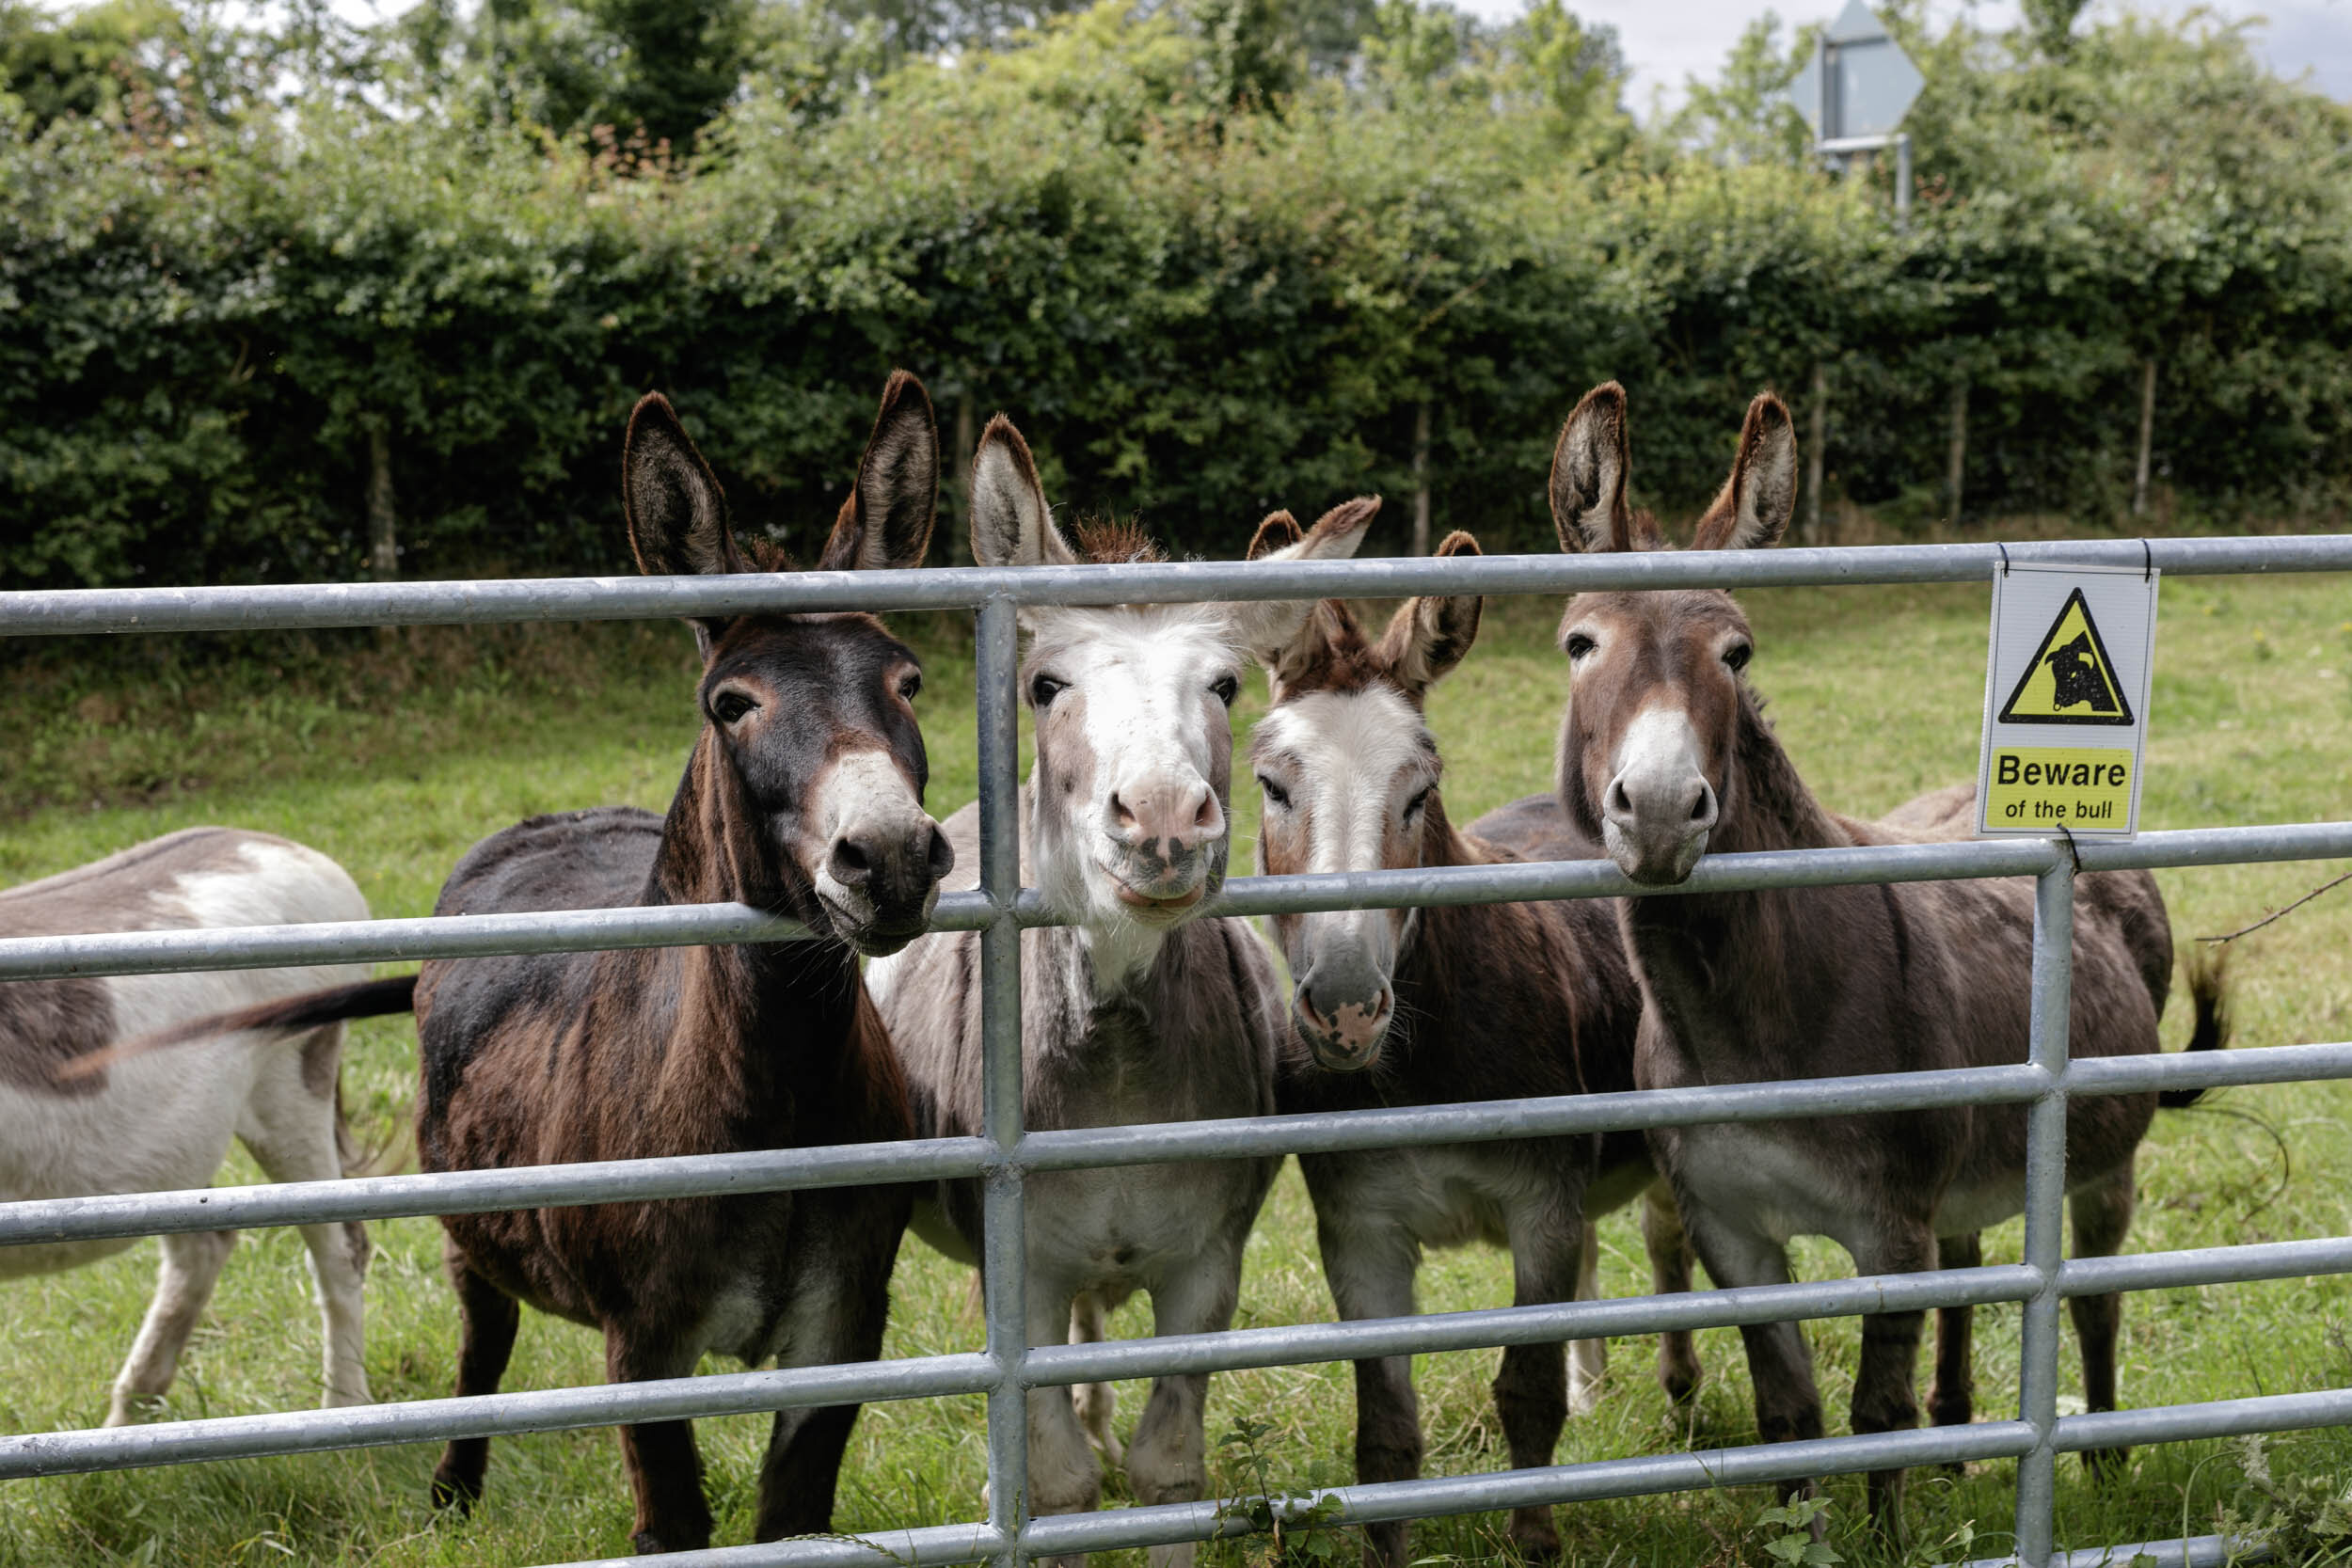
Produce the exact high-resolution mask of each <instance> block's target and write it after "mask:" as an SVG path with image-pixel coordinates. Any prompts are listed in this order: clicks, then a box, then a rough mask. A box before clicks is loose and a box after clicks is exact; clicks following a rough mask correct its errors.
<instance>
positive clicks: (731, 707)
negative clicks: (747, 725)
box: [710, 691, 758, 724]
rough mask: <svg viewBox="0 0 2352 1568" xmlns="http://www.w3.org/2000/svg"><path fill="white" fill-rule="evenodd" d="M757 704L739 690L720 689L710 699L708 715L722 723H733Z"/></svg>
mask: <svg viewBox="0 0 2352 1568" xmlns="http://www.w3.org/2000/svg"><path fill="white" fill-rule="evenodd" d="M757 706H758V704H757V703H755V702H753V701H752V700H751V699H750V698H749V697H746V696H744V695H743V693H741V692H740V691H722V692H720V693H719V694H718V695H717V696H716V697H713V698H711V699H710V716H711V717H712V718H713V719H716V720H718V721H719V722H720V723H722V724H733V723H735V722H736V721H738V720H739V719H741V718H742V717H743V715H745V714H747V713H749V712H751V711H752V709H754V708H755V707H757Z"/></svg>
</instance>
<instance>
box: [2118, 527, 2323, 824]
mask: <svg viewBox="0 0 2352 1568" xmlns="http://www.w3.org/2000/svg"><path fill="white" fill-rule="evenodd" d="M2346 537H2352V535H2347V536H2346ZM2076 845H2077V850H2078V853H2079V854H2080V855H2081V857H2082V867H2083V869H2084V870H2085V871H2156V870H2162V869H2164V868H2165V867H2167V866H2173V867H2186V866H2199V865H2251V864H2253V863H2257V862H2261V861H2327V860H2344V859H2347V858H2352V822H2280V823H2265V824H2262V825H2260V826H2252V827H2244V828H2174V829H2169V830H2167V831H2165V832H2148V833H2141V834H2140V835H2139V836H2138V837H2137V838H2100V839H2092V838H2084V839H2078V840H2076Z"/></svg>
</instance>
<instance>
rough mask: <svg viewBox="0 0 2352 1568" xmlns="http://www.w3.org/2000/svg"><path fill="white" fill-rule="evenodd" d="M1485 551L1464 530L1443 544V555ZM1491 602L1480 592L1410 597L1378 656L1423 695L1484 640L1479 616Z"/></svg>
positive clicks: (1440, 550)
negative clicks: (1474, 644)
mask: <svg viewBox="0 0 2352 1568" xmlns="http://www.w3.org/2000/svg"><path fill="white" fill-rule="evenodd" d="M1479 553H1481V552H1480V550H1479V548H1478V541H1477V540H1475V539H1473V538H1471V537H1470V535H1469V534H1467V533H1464V532H1462V531H1460V530H1459V529H1456V530H1455V531H1454V532H1452V533H1449V534H1447V535H1446V536H1445V543H1443V544H1442V545H1439V546H1438V555H1440V556H1450V555H1458V556H1471V555H1477V554H1479ZM1485 607H1486V600H1485V599H1483V598H1481V597H1479V596H1478V595H1477V594H1423V595H1422V596H1421V597H1420V598H1417V599H1407V600H1406V602H1405V604H1404V605H1403V607H1402V608H1400V609H1399V610H1397V612H1396V615H1395V616H1394V618H1393V619H1391V621H1390V622H1389V629H1388V630H1387V631H1385V632H1383V633H1382V634H1381V636H1380V646H1379V647H1378V648H1377V649H1376V650H1375V654H1376V656H1377V657H1378V658H1379V660H1380V662H1381V663H1383V664H1385V665H1387V666H1388V669H1389V673H1391V674H1392V675H1394V676H1395V677H1396V682H1397V684H1398V685H1400V686H1402V687H1403V688H1405V689H1406V690H1407V691H1409V692H1411V693H1412V694H1413V695H1414V696H1416V697H1418V696H1420V695H1421V694H1422V692H1424V691H1426V690H1428V689H1430V688H1431V687H1432V686H1434V685H1436V684H1437V683H1438V680H1440V679H1441V678H1443V677H1444V676H1445V675H1446V674H1447V673H1449V672H1451V671H1452V670H1453V668H1454V666H1455V665H1457V664H1459V663H1461V662H1462V658H1463V656H1464V655H1466V654H1468V653H1469V652H1470V644H1471V643H1472V642H1475V641H1478V614H1479V611H1480V610H1483V609H1484V608H1485Z"/></svg>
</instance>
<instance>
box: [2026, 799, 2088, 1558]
mask: <svg viewBox="0 0 2352 1568" xmlns="http://www.w3.org/2000/svg"><path fill="white" fill-rule="evenodd" d="M2050 847H2051V849H2052V850H2053V851H2054V852H2055V851H2057V850H2058V845H2057V844H2056V843H2055V842H2053V843H2052V844H2051V846H2050ZM2073 997H2074V856H2073V854H2072V853H2071V847H2070V852H2069V853H2066V854H2064V855H2061V856H2059V858H2058V861H2057V863H2055V864H2054V865H2052V866H2051V867H2050V868H2049V869H2048V870H2047V871H2044V872H2042V875H2041V876H2040V877H2039V878H2037V879H2035V881H2034V895H2033V1002H2032V1020H2033V1024H2032V1027H2033V1037H2032V1038H2033V1043H2032V1046H2031V1060H2032V1062H2033V1065H2034V1066H2036V1067H2038V1068H2040V1069H2042V1070H2043V1071H2044V1072H2047V1073H2049V1074H2050V1075H2051V1078H2052V1079H2053V1082H2052V1083H2051V1085H2049V1086H2048V1087H2047V1088H2045V1089H2043V1090H2042V1098H2041V1099H2039V1100H2037V1101H2034V1102H2033V1105H2032V1107H2031V1108H2030V1109H2029V1110H2028V1111H2027V1112H2026V1266H2027V1267H2029V1268H2031V1269H2034V1270H2035V1271H2037V1272H2038V1273H2039V1274H2040V1275H2041V1276H2042V1277H2041V1284H2040V1287H2039V1288H2038V1289H2037V1290H2036V1291H2034V1293H2033V1294H2032V1295H2031V1296H2030V1297H2028V1298H2026V1311H2025V1323H2024V1326H2023V1332H2022V1334H2021V1335H2020V1338H2019V1343H2018V1369H2017V1418H2018V1419H2019V1420H2021V1421H2025V1422H2026V1423H2028V1424H2030V1425H2031V1426H2032V1427H2033V1430H2034V1446H2033V1449H2032V1450H2031V1451H2030V1452H2028V1453H2026V1454H2025V1455H2024V1456H2022V1457H2021V1458H2020V1459H2019V1460H2018V1461H2017V1560H2018V1561H2019V1562H2021V1563H2023V1564H2025V1568H2048V1564H2049V1561H2050V1553H2051V1541H2052V1537H2053V1535H2054V1534H2055V1532H2056V1526H2055V1523H2054V1518H2053V1516H2054V1514H2055V1513H2056V1510H2057V1506H2058V1450H2057V1449H2056V1448H2055V1447H2054V1446H2053V1445H2054V1444H2055V1442H2056V1440H2057V1436H2058V1270H2059V1267H2060V1265H2061V1264H2063V1263H2064V1261H2065V1255H2066V1248H2065V1243H2064V1241H2063V1238H2062V1236H2061V1228H2062V1226H2063V1223H2064V1219H2065V1210H2066V1084H2065V1078H2066V1049H2067V1040H2066V1024H2067V1009H2068V1007H2069V1006H2071V1005H2072V1002H2073Z"/></svg>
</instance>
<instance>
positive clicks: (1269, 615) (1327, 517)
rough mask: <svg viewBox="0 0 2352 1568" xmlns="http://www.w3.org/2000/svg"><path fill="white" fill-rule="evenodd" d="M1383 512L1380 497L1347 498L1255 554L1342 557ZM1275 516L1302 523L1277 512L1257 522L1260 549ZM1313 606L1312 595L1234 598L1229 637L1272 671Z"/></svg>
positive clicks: (1322, 558) (1259, 558) (1227, 612)
mask: <svg viewBox="0 0 2352 1568" xmlns="http://www.w3.org/2000/svg"><path fill="white" fill-rule="evenodd" d="M1378 515H1380V498H1379V497H1378V496H1359V497H1357V498H1356V499H1354V500H1352V501H1342V502H1341V503H1340V504H1339V505H1337V506H1335V507H1333V508H1332V509H1331V510H1330V511H1328V512H1327V513H1325V514H1324V515H1322V516H1320V517H1318V518H1316V519H1315V526H1314V527H1312V528H1311V529H1309V530H1308V531H1306V533H1305V534H1303V535H1302V536H1301V537H1300V538H1299V539H1297V540H1296V541H1295V543H1292V544H1288V545H1284V546H1281V547H1280V548H1279V549H1273V550H1268V551H1266V552H1264V553H1263V554H1253V555H1251V556H1250V557H1249V559H1250V560H1253V561H1343V560H1345V559H1346V558H1347V557H1349V556H1351V555H1354V554H1355V553H1356V546H1359V545H1360V544H1362V543H1363V542H1364V531H1365V530H1366V529H1369V528H1370V527H1372V520H1373V518H1375V517H1376V516H1378ZM1275 517H1279V518H1281V519H1282V520H1283V521H1284V522H1285V523H1288V524H1289V525H1290V526H1291V527H1292V528H1294V529H1295V528H1296V527H1297V526H1298V525H1297V524H1296V523H1295V522H1293V521H1292V520H1291V517H1290V515H1289V514H1288V513H1281V512H1278V513H1276V514H1275V516H1274V517H1268V518H1267V519H1266V520H1265V521H1264V522H1263V523H1261V524H1259V525H1258V538H1257V539H1255V540H1252V541H1251V542H1250V548H1251V550H1252V551H1255V550H1256V549H1257V547H1258V545H1259V544H1260V543H1261V542H1263V540H1264V539H1265V536H1266V532H1267V531H1268V530H1269V529H1271V528H1273V527H1274V523H1275ZM1311 608H1313V601H1311V600H1309V599H1251V600H1235V601H1234V602H1232V603H1231V604H1229V605H1227V606H1226V607H1225V615H1226V631H1227V635H1228V636H1229V637H1231V638H1232V641H1233V645H1234V646H1236V647H1238V648H1241V649H1242V650H1244V651H1245V652H1247V653H1248V655H1249V656H1250V657H1252V658H1254V659H1256V660H1257V661H1258V662H1259V663H1261V664H1263V665H1265V666H1266V667H1267V668H1269V669H1272V668H1274V667H1275V664H1276V662H1277V660H1278V659H1279V657H1281V654H1282V651H1283V649H1284V648H1285V647H1286V646H1287V645H1288V644H1289V642H1290V641H1291V639H1292V638H1294V637H1295V636H1296V635H1297V634H1298V629H1299V627H1300V626H1303V625H1305V623H1306V620H1307V612H1308V610H1311Z"/></svg>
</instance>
